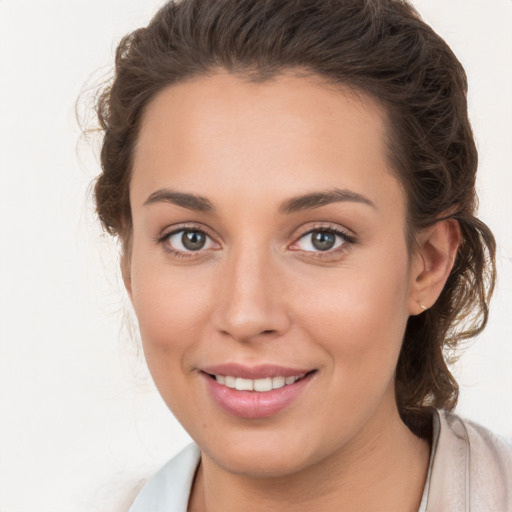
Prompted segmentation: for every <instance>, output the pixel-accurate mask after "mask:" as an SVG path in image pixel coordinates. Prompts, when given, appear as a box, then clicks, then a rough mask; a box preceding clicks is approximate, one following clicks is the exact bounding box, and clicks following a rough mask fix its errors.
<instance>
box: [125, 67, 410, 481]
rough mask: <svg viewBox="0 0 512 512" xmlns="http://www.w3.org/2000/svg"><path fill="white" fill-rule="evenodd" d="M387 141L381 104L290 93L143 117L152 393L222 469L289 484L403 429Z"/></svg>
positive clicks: (240, 96)
mask: <svg viewBox="0 0 512 512" xmlns="http://www.w3.org/2000/svg"><path fill="white" fill-rule="evenodd" d="M385 130H386V127H385V116H384V113H383V110H382V109H381V108H380V107H379V105H377V104H376V103H375V102H374V101H372V100H371V99H370V98H367V97H365V96H363V95H355V94H353V93H352V94H350V93H348V92H345V93H344V92H340V91H339V90H334V89H333V88H327V87H326V86H323V85H321V84H320V83H319V82H315V81H314V80H313V79H312V78H309V79H307V78H299V77H293V76H287V77H280V78H278V79H276V80H275V81H272V82H266V83H263V84H251V83H248V82H246V81H244V80H243V79H241V78H240V77H238V76H234V75H228V74H219V75H215V76H213V77H208V78H201V79H197V80H194V81H190V82H188V83H183V84H179V85H176V86H172V87H169V88H168V89H166V90H164V91H163V92H161V93H160V94H159V95H158V96H157V97H156V98H155V99H154V101H153V102H152V103H151V104H150V105H149V108H148V109H147V111H146V112H145V115H144V118H143V122H142V126H141V132H140V137H139V140H138V144H137V147H136V151H135V157H134V170H133V178H132V181H131V205H132V212H133V246H132V250H131V254H130V256H129V261H126V262H125V280H126V284H127V288H128V291H129V293H130V296H131V298H132V301H133V306H134V308H135V312H136V314H137V317H138V321H139V325H140V330H141V335H142V340H143V347H144V352H145V356H146V359H147V363H148V365H149V369H150V371H151V374H152V376H153V378H154V380H155V383H156V386H157V388H158V389H159V391H160V393H161V395H162V397H163V399H164V400H165V402H166V403H167V405H168V406H169V408H170V409H171V410H172V412H173V413H174V414H175V415H176V417H177V418H178V420H179V421H180V422H181V423H182V424H183V426H184V427H185V429H186V430H187V431H188V432H189V433H190V435H191V436H192V437H193V438H194V440H195V441H196V442H197V443H198V444H199V446H200V447H201V449H202V451H203V456H205V457H208V458H209V459H210V460H211V461H213V462H214V463H216V464H217V465H218V466H220V467H222V468H224V469H227V470H229V471H232V472H235V473H238V474H246V475H259V476H263V475H268V476H271V475H274V476H275V475H285V474H290V473H292V472H294V471H298V470H300V469H302V468H306V467H308V466H311V465H313V464H315V463H317V462H319V461H321V460H323V459H325V458H327V457H330V456H333V455H335V454H340V453H343V452H345V453H347V454H348V453H350V452H352V451H354V453H355V451H357V447H361V446H364V445H369V444H370V443H371V442H373V441H375V440H376V439H378V437H379V435H380V433H381V432H382V431H385V429H386V425H387V424H388V423H387V422H388V420H389V419H390V418H392V417H395V416H397V415H396V404H395V398H394V370H395V366H396V363H397V359H398V355H399V351H400V346H401V342H402V338H403V334H404V330H405V326H406V322H407V318H408V316H409V314H410V310H411V311H412V309H411V308H412V306H411V304H412V300H413V299H412V297H411V294H412V292H411V288H412V286H411V283H412V280H413V277H412V276H411V271H410V269H411V265H412V261H413V259H414V258H412V259H411V258H409V255H408V252H407V246H406V238H405V229H406V228H405V208H404V204H405V201H404V193H403V191H402V188H401V186H400V184H399V182H398V181H397V179H396V178H395V177H394V175H393V173H392V172H391V170H390V167H389V164H388V160H387V158H386V144H385ZM233 386H234V387H233ZM251 388H252V390H249V389H251ZM254 388H256V389H254Z"/></svg>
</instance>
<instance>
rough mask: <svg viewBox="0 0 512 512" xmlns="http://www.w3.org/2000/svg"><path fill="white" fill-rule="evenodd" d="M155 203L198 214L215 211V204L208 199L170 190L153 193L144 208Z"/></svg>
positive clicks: (165, 189) (163, 189)
mask: <svg viewBox="0 0 512 512" xmlns="http://www.w3.org/2000/svg"><path fill="white" fill-rule="evenodd" d="M155 203H171V204H175V205H177V206H181V207H183V208H187V209H188V210H195V211H197V212H210V211H212V210H214V207H213V204H212V203H211V201H210V200H209V199H206V197H202V196H198V195H196V194H188V193H186V192H175V191H173V190H169V189H168V188H161V189H159V190H156V191H155V192H153V193H152V194H151V195H150V196H149V197H148V198H147V199H146V200H145V201H144V206H147V205H150V204H155Z"/></svg>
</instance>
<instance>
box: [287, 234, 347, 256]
mask: <svg viewBox="0 0 512 512" xmlns="http://www.w3.org/2000/svg"><path fill="white" fill-rule="evenodd" d="M349 242H351V239H350V238H349V237H348V236H347V235H346V234H345V233H343V232H342V231H336V230H333V229H315V230H312V231H308V232H307V233H305V234H304V235H302V236H301V237H300V238H299V239H298V240H297V242H295V244H293V247H292V248H294V249H299V250H301V251H307V252H311V251H313V252H328V251H331V252H332V251H334V250H336V249H338V248H339V247H341V246H342V245H344V244H346V243H349Z"/></svg>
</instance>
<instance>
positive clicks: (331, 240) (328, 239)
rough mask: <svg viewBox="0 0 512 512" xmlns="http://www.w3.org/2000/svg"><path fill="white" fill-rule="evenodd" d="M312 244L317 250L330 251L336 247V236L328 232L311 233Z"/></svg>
mask: <svg viewBox="0 0 512 512" xmlns="http://www.w3.org/2000/svg"><path fill="white" fill-rule="evenodd" d="M311 242H312V244H313V246H314V247H315V249H318V250H319V251H328V250H329V249H332V248H333V247H334V244H335V243H336V236H335V235H334V234H333V233H329V232H328V231H313V233H311Z"/></svg>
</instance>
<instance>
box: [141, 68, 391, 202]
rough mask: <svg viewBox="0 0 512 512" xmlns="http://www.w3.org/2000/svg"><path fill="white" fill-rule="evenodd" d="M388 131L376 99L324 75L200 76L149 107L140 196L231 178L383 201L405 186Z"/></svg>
mask: <svg viewBox="0 0 512 512" xmlns="http://www.w3.org/2000/svg"><path fill="white" fill-rule="evenodd" d="M386 133H387V118H386V114H385V111H384V109H383V107H381V105H380V104H379V103H378V102H377V101H376V100H374V99H372V98H370V97H369V96H367V95H364V94H359V93H357V92H355V91H353V90H350V89H343V88H340V87H334V86H332V85H330V86H329V85H328V84H326V83H323V82H321V81H320V79H317V78H315V77H299V76H292V75H282V76H279V77H277V78H275V79H273V80H271V81H266V82H263V83H252V82H249V81H247V80H245V79H243V78H242V77H240V76H237V75H231V74H227V73H223V74H218V75H214V76H210V77H205V78H198V79H194V80H191V81H188V82H184V83H180V84H177V85H173V86H170V87H168V88H166V89H164V90H163V91H161V92H160V93H159V94H158V95H157V96H156V97H155V98H154V99H153V101H152V102H151V103H150V104H149V105H148V107H147V109H146V111H145V113H144V117H143V120H142V124H141V129H140V134H139V138H138V142H137V146H136V151H135V155H134V166H133V176H132V187H131V189H132V195H131V197H132V201H133V202H135V203H138V204H141V202H143V201H144V199H145V198H146V197H147V196H148V195H149V194H151V193H152V192H153V191H154V190H155V189H158V188H160V187H162V186H170V187H172V188H179V189H184V190H187V191H193V192H196V191H197V188H198V187H199V188H201V185H204V187H207V188H208V190H209V191H210V192H212V193H214V192H216V191H218V192H219V193H222V190H223V189H225V187H226V186H229V187H230V189H231V190H233V189H236V190H238V191H239V192H240V193H246V194H247V195H249V196H253V197H254V196H255V195H256V194H257V192H258V190H261V189H262V188H265V187H266V194H267V195H268V194H270V195H272V194H275V195H276V196H278V195H280V193H281V191H282V193H283V194H284V193H286V194H288V195H293V194H294V193H302V192H304V191H307V190H308V189H310V188H315V189H318V188H319V187H320V188H329V187H332V186H335V187H338V188H339V187H341V188H346V187H349V188H354V187H356V188H357V187H362V188H364V189H365V193H366V194H367V195H368V194H369V195H374V196H375V198H374V199H375V202H377V203H378V201H379V197H378V196H379V193H381V192H382V191H383V190H384V189H386V188H389V186H392V187H395V188H396V187H397V186H398V187H399V183H398V182H397V180H396V179H395V177H394V173H393V172H392V171H391V168H390V166H389V163H388V158H387V153H386V152H387V146H386ZM192 189H193V190H192ZM217 189H218V190H217ZM281 195H282V194H281ZM380 195H381V194H380Z"/></svg>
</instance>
